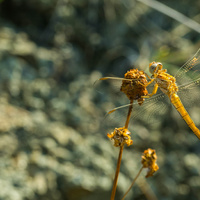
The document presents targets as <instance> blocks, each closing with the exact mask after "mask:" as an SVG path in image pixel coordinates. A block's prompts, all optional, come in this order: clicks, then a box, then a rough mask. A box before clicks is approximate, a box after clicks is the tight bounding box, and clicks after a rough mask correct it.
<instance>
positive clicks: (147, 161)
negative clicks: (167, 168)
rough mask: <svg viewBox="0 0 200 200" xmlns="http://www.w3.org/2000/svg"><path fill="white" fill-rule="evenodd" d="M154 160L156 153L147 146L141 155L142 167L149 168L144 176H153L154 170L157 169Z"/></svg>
mask: <svg viewBox="0 0 200 200" xmlns="http://www.w3.org/2000/svg"><path fill="white" fill-rule="evenodd" d="M156 160H157V155H156V151H155V150H153V149H150V148H149V149H147V150H145V151H144V153H143V155H142V165H143V168H148V169H149V170H148V172H147V175H146V178H148V177H150V176H153V174H154V172H156V171H157V170H158V169H159V167H158V165H157V164H156Z"/></svg>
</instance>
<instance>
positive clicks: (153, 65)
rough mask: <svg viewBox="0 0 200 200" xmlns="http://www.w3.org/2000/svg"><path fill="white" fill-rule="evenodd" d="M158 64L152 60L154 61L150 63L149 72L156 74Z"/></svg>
mask: <svg viewBox="0 0 200 200" xmlns="http://www.w3.org/2000/svg"><path fill="white" fill-rule="evenodd" d="M157 64H158V63H156V62H152V63H150V64H149V72H150V73H151V74H154V73H155V71H156V69H157V67H158V66H157Z"/></svg>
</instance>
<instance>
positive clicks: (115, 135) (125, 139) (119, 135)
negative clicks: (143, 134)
mask: <svg viewBox="0 0 200 200" xmlns="http://www.w3.org/2000/svg"><path fill="white" fill-rule="evenodd" d="M130 135H131V133H130V131H129V130H128V129H126V128H125V127H122V128H115V130H114V131H113V132H112V133H111V134H109V133H108V134H107V136H108V137H109V138H110V139H111V140H114V146H116V147H119V146H123V145H124V144H126V145H127V146H130V145H132V144H133V140H131V136H130Z"/></svg>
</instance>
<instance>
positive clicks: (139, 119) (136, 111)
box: [103, 93, 169, 128]
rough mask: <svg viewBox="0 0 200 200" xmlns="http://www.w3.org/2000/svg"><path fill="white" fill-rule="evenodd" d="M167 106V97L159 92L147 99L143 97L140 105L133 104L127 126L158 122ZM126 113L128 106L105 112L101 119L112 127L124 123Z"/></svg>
mask: <svg viewBox="0 0 200 200" xmlns="http://www.w3.org/2000/svg"><path fill="white" fill-rule="evenodd" d="M168 108H169V99H168V97H167V96H166V95H165V94H163V93H160V94H158V95H155V96H153V97H151V98H149V99H145V101H144V103H143V104H142V105H138V103H137V102H135V103H134V104H133V110H132V117H131V120H130V123H129V127H134V125H135V124H140V125H144V126H153V125H155V124H157V123H160V122H161V121H162V120H161V118H163V115H164V114H165V113H166V111H167V109H168ZM127 113H128V106H127V107H123V108H122V109H119V110H116V111H115V112H113V113H111V114H107V115H106V117H105V118H104V120H103V124H104V125H106V127H108V128H110V127H112V128H114V127H120V126H124V125H125V121H126V116H127Z"/></svg>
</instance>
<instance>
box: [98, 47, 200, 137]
mask: <svg viewBox="0 0 200 200" xmlns="http://www.w3.org/2000/svg"><path fill="white" fill-rule="evenodd" d="M149 72H150V73H151V77H149V76H148V75H147V76H148V78H149V82H148V83H147V84H146V85H144V87H147V88H148V87H150V86H152V87H153V89H152V92H151V93H148V94H147V93H146V95H145V96H141V97H140V99H142V102H141V103H140V102H137V103H133V102H131V103H129V104H126V105H122V106H119V107H117V108H114V109H112V110H110V111H109V112H108V115H110V114H112V113H113V112H115V111H117V110H120V109H123V108H126V107H128V106H130V105H131V104H139V105H140V106H139V107H141V108H143V109H142V110H145V111H143V112H140V111H139V110H138V109H134V110H135V117H137V116H141V117H142V118H145V115H146V114H147V113H148V112H149V113H151V112H152V113H151V114H152V115H156V113H161V112H162V111H164V110H166V109H167V108H166V104H165V103H164V102H162V101H163V99H164V98H165V97H167V98H168V99H169V100H170V102H171V104H172V105H173V106H174V107H175V109H176V110H177V111H178V113H179V114H180V115H181V117H182V118H183V120H184V121H185V122H186V124H187V125H188V126H189V127H190V129H191V130H192V131H193V133H194V134H195V135H196V136H197V138H198V139H199V140H200V130H199V129H198V128H197V126H196V125H195V123H194V121H193V120H192V118H191V117H190V115H189V114H188V112H187V110H186V108H185V107H184V104H186V105H187V106H188V105H189V106H191V104H192V99H193V100H194V101H195V100H198V101H200V93H199V85H200V49H199V50H198V51H197V52H196V53H195V55H194V56H193V57H192V58H190V59H189V60H188V61H187V62H186V63H185V64H184V65H183V66H182V67H181V68H180V69H179V70H178V72H177V73H176V74H175V76H172V75H170V74H169V73H167V69H164V68H163V65H162V63H161V62H155V61H153V62H151V63H150V64H149ZM101 80H110V81H118V82H120V81H121V82H123V81H124V78H117V77H104V78H101ZM125 80H126V81H128V79H125ZM130 81H131V82H133V81H138V80H133V79H130ZM159 90H160V91H161V93H159V94H157V93H158V91H159ZM198 95H199V96H198ZM179 96H180V97H179ZM144 99H145V101H144ZM158 101H160V103H158ZM182 101H183V102H184V103H182ZM189 106H188V107H189ZM156 107H157V108H156ZM148 110H149V111H148ZM137 112H138V113H137ZM153 113H154V114H153ZM151 114H150V117H149V118H151V116H152V115H151ZM135 117H133V118H135Z"/></svg>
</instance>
